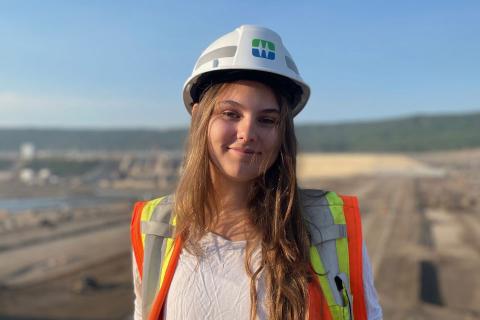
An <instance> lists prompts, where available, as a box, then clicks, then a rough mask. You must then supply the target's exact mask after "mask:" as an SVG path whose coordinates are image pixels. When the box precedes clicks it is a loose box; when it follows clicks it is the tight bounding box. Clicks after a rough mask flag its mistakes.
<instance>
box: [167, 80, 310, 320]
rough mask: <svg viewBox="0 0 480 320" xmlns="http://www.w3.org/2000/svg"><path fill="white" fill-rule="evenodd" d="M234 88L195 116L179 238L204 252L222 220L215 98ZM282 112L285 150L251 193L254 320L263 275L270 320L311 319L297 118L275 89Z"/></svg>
mask: <svg viewBox="0 0 480 320" xmlns="http://www.w3.org/2000/svg"><path fill="white" fill-rule="evenodd" d="M227 85H228V83H220V84H216V85H213V86H211V87H210V88H209V89H208V90H207V91H206V92H205V94H204V96H203V98H202V99H201V100H200V102H199V105H198V110H197V112H194V113H193V114H192V121H191V127H190V134H189V140H188V143H187V149H186V154H185V161H184V165H183V173H182V175H181V177H180V181H179V183H178V186H177V189H176V192H175V203H174V212H175V214H176V217H177V230H176V232H177V234H179V235H180V236H182V237H183V238H184V240H186V241H185V246H186V247H190V248H191V249H192V250H193V251H196V252H199V250H200V248H199V247H198V245H197V243H198V240H199V239H200V238H201V237H202V236H203V235H205V233H206V232H208V230H209V227H211V226H212V224H213V223H214V222H215V219H216V218H217V217H216V216H215V213H216V212H218V211H217V209H218V208H217V207H216V201H215V195H214V194H213V185H212V179H211V176H210V159H209V153H208V124H209V120H210V118H211V116H212V114H213V110H214V106H215V99H216V97H217V96H218V94H219V93H220V92H222V90H224V89H225V87H226V86H227ZM274 93H275V95H276V97H277V100H278V102H279V107H280V121H279V124H278V126H279V127H278V128H279V134H280V140H281V142H280V150H279V153H278V156H277V158H276V159H275V161H274V163H273V164H272V165H271V166H270V168H265V170H264V172H263V174H261V175H260V176H259V177H258V178H256V179H255V181H254V183H253V188H251V192H250V194H249V203H248V207H249V212H250V215H251V216H250V220H251V223H252V225H253V226H254V228H255V229H256V230H257V231H258V232H259V234H260V237H259V239H257V240H256V243H252V242H250V241H249V242H248V243H247V251H246V259H245V264H246V270H247V273H248V274H249V276H250V279H251V284H250V300H251V305H252V307H251V313H250V318H251V319H254V318H255V316H256V314H257V288H256V281H257V278H258V276H259V274H260V272H261V271H262V270H263V272H264V274H265V285H266V291H267V310H268V319H292V320H293V319H295V320H300V319H301V320H304V319H306V318H307V316H308V282H309V281H310V273H309V244H310V240H309V237H308V233H307V229H306V226H305V224H304V221H303V219H302V213H301V206H300V202H299V193H298V186H297V179H296V153H297V143H296V138H295V132H294V125H293V116H292V113H291V109H290V108H289V106H288V105H287V102H286V99H284V98H283V97H282V95H281V94H279V91H278V90H274ZM258 246H260V247H261V249H262V250H261V262H260V266H259V267H258V268H257V269H256V270H253V267H252V265H253V263H252V256H253V252H254V250H255V248H256V247H258Z"/></svg>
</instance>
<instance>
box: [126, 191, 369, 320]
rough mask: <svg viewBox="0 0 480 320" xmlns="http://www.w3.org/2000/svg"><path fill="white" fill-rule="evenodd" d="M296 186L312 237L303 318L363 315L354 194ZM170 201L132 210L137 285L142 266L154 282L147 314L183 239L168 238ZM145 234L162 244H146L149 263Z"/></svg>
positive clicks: (156, 305) (163, 292)
mask: <svg viewBox="0 0 480 320" xmlns="http://www.w3.org/2000/svg"><path fill="white" fill-rule="evenodd" d="M301 192H302V197H301V199H302V205H303V209H304V215H305V221H306V223H307V226H308V228H309V232H310V235H311V239H312V245H311V247H310V261H311V269H312V273H314V274H315V276H314V279H315V280H314V281H312V282H311V283H310V284H309V286H308V291H309V297H310V300H309V304H308V308H309V319H310V320H317V319H321V320H340V319H342V320H367V313H366V305H365V297H364V289H363V262H362V257H363V256H362V227H361V221H360V211H359V207H358V201H357V198H356V197H353V196H344V195H337V194H336V193H334V192H324V191H321V190H302V191H301ZM166 198H167V200H165V199H166ZM169 201H170V202H169ZM171 201H172V200H171V197H162V198H158V199H155V200H151V201H142V202H137V203H136V204H135V206H134V210H133V216H132V222H131V241H132V249H133V253H134V257H135V261H136V263H137V269H138V271H139V274H140V279H141V281H142V287H143V285H144V284H146V283H144V271H145V270H146V272H147V273H148V275H147V278H148V279H149V280H148V281H150V282H152V281H153V282H155V283H154V285H153V287H152V286H151V283H149V284H150V288H149V289H148V288H147V291H148V292H147V293H148V294H149V295H151V298H150V300H151V301H150V303H149V301H146V302H147V306H146V307H145V308H144V310H143V312H144V313H143V314H144V315H145V314H146V313H148V319H150V320H158V319H161V318H162V311H163V305H164V302H165V299H166V296H167V294H168V290H169V288H170V284H171V282H172V279H173V275H174V272H175V268H176V264H177V261H178V258H179V256H180V252H181V250H182V244H183V239H182V238H181V237H179V236H177V237H175V238H173V233H174V232H173V230H174V227H175V217H174V216H173V214H171ZM169 210H170V211H169ZM158 212H159V213H160V215H158V214H157V218H158V217H159V216H162V218H160V219H157V218H155V214H156V213H158ZM142 229H143V230H142ZM146 237H153V240H157V239H158V238H160V239H161V240H162V241H161V242H160V243H161V244H162V245H161V253H160V249H159V248H160V247H158V246H157V247H155V246H151V245H150V246H148V245H147V247H148V251H147V252H149V253H148V255H149V256H148V257H145V258H146V260H147V261H149V263H146V264H145V265H144V255H145V253H144V251H145V248H146V239H147V238H146ZM163 240H166V241H163ZM157 245H158V243H157ZM152 250H155V251H152ZM151 256H155V259H157V260H158V259H161V262H160V265H158V261H150V260H149V258H151ZM157 256H158V257H157ZM155 263H157V265H155ZM152 265H153V269H152V268H151V266H152ZM152 274H153V277H152V276H151V275H152ZM151 279H153V280H151ZM157 282H158V284H157ZM152 288H153V289H152ZM152 290H153V291H152ZM152 293H153V294H152ZM143 298H146V297H143ZM144 300H145V299H144Z"/></svg>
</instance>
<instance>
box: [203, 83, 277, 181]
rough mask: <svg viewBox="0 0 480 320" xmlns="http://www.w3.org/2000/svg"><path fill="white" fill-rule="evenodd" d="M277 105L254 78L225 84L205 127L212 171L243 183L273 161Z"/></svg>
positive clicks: (266, 88)
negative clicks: (214, 168) (214, 170)
mask: <svg viewBox="0 0 480 320" xmlns="http://www.w3.org/2000/svg"><path fill="white" fill-rule="evenodd" d="M279 121H280V108H279V105H278V102H277V99H276V98H275V95H274V93H273V91H272V89H270V88H269V87H267V86H265V85H264V84H262V83H259V82H255V81H243V80H242V81H237V82H234V83H230V84H228V85H227V86H226V87H225V88H224V90H222V91H221V92H220V93H219V94H218V96H217V98H216V104H215V107H214V111H213V114H212V117H211V118H210V122H209V127H208V150H209V155H210V160H211V162H212V163H213V165H214V166H215V167H216V169H217V170H216V171H217V172H219V173H220V174H222V175H224V176H225V177H227V178H229V179H232V180H235V181H239V182H247V181H250V180H253V179H255V178H256V177H258V176H259V175H260V174H262V172H264V171H265V170H266V169H268V168H269V167H270V166H271V165H272V164H273V162H274V161H275V159H276V157H277V155H278V151H279V149H280V141H279V140H280V138H279V129H278V123H279Z"/></svg>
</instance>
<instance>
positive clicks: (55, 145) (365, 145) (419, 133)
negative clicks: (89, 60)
mask: <svg viewBox="0 0 480 320" xmlns="http://www.w3.org/2000/svg"><path fill="white" fill-rule="evenodd" d="M295 130H296V134H297V139H298V141H299V146H300V151H309V152H314V151H328V152H350V151H356V152H367V151H372V152H373V151H375V152H382V151H384V152H394V151H398V152H402V151H431V150H451V149H462V148H474V147H480V112H476V113H469V114H456V115H435V116H432V115H428V116H427V115H418V116H411V117H406V118H398V119H388V120H380V121H365V122H350V123H340V124H302V125H297V126H296V128H295ZM186 137H187V129H171V130H132V129H112V130H110V129H109V130H95V129H91V130H90V129H72V130H69V129H5V128H4V129H0V152H1V151H15V150H18V148H19V146H20V145H21V144H23V143H25V142H30V143H33V144H34V145H35V147H36V148H37V149H40V150H57V151H58V150H92V151H93V150H99V151H100V150H105V151H133V150H142V151H143V150H152V149H155V150H182V149H183V146H184V142H185V140H186Z"/></svg>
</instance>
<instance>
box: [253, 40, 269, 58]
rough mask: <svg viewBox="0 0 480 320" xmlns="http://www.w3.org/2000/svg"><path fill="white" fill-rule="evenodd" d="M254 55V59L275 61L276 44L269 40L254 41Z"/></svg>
mask: <svg viewBox="0 0 480 320" xmlns="http://www.w3.org/2000/svg"><path fill="white" fill-rule="evenodd" d="M252 54H253V56H254V57H258V58H264V59H268V60H275V44H274V43H273V42H270V41H267V40H262V39H253V40H252Z"/></svg>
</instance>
